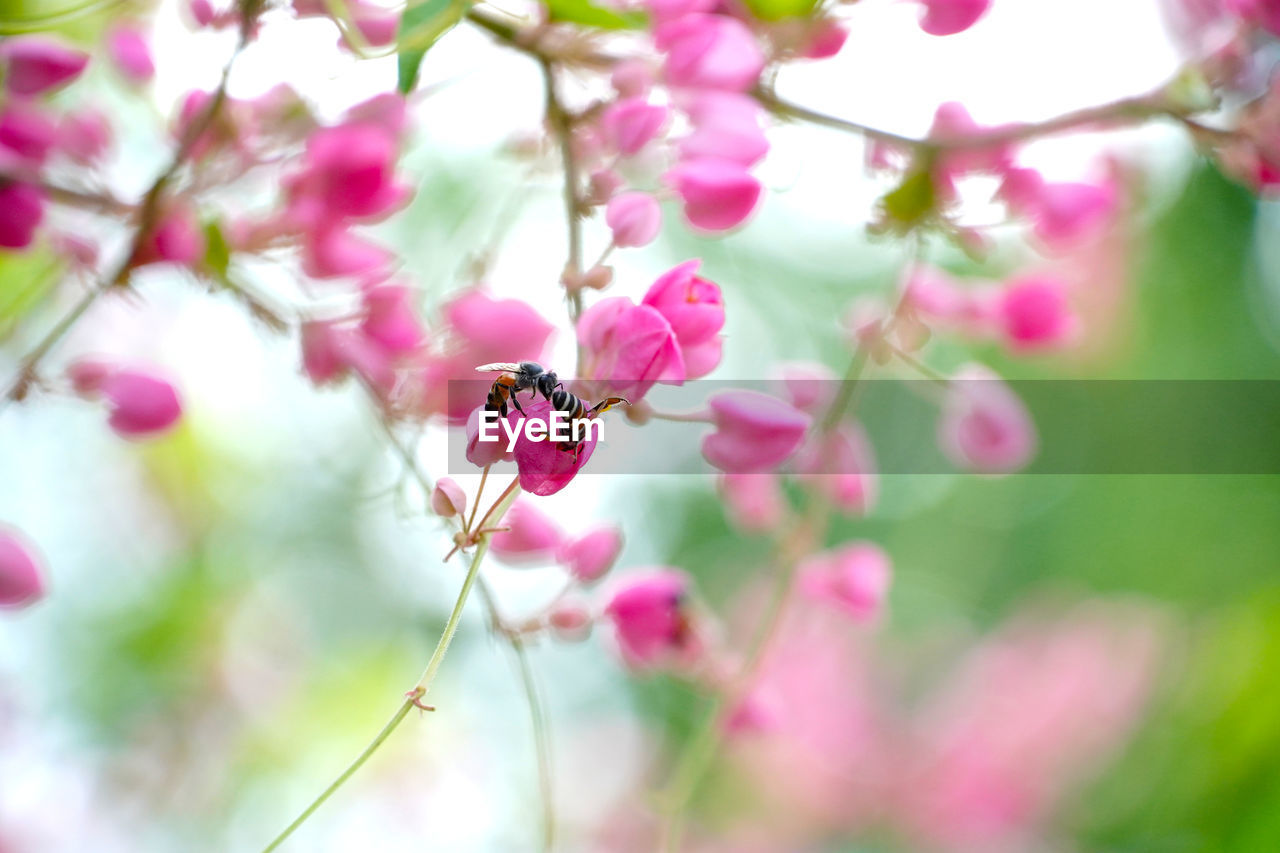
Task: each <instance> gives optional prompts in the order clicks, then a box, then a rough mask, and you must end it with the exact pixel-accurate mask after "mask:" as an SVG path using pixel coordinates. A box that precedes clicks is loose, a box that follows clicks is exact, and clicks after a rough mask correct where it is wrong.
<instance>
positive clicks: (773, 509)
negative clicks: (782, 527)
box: [720, 474, 787, 533]
mask: <svg viewBox="0 0 1280 853" xmlns="http://www.w3.org/2000/svg"><path fill="white" fill-rule="evenodd" d="M720 498H721V500H722V501H724V508H725V514H726V515H727V516H728V517H729V520H730V521H731V522H732V523H733V524H734V526H736V527H738V528H740V529H742V530H746V531H749V532H753V533H763V532H766V531H769V530H773V529H775V528H776V527H777V526H778V525H779V524H781V523H782V519H783V517H784V516H785V514H786V511H787V499H786V496H785V495H784V494H783V493H782V483H781V482H779V480H778V476H777V475H776V474H724V475H722V476H721V477H720Z"/></svg>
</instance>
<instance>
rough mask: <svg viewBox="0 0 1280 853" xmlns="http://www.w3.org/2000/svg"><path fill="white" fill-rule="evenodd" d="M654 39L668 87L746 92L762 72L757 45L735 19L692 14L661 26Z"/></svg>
mask: <svg viewBox="0 0 1280 853" xmlns="http://www.w3.org/2000/svg"><path fill="white" fill-rule="evenodd" d="M655 36H656V37H655V44H656V45H657V47H658V49H659V50H661V51H663V52H664V53H666V55H667V57H666V62H665V63H664V65H663V75H664V76H665V77H666V81H667V83H668V85H671V86H676V87H687V88H690V89H724V90H727V91H731V92H745V91H747V90H748V89H750V88H751V87H752V86H754V85H755V84H756V81H757V80H758V79H759V78H760V72H761V71H762V70H763V69H764V64H765V57H764V53H763V51H761V50H760V45H758V44H757V43H756V39H755V36H754V35H753V34H752V33H751V30H749V29H747V26H746V24H744V23H742V22H741V21H739V20H737V19H736V18H730V17H727V16H725V15H710V14H702V13H696V12H695V13H694V14H690V15H684V16H682V17H680V18H677V19H675V20H673V21H670V22H668V23H663V24H660V25H659V26H658V29H657V31H656V34H655Z"/></svg>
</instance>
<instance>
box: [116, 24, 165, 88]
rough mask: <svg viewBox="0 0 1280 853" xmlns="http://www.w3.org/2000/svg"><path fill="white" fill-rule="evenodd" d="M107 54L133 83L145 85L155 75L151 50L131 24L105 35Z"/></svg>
mask: <svg viewBox="0 0 1280 853" xmlns="http://www.w3.org/2000/svg"><path fill="white" fill-rule="evenodd" d="M107 52H108V53H110V54H111V59H112V60H113V61H114V62H115V64H116V65H117V66H118V67H119V68H120V71H121V72H123V74H124V75H125V76H126V77H128V78H129V79H130V80H132V81H134V82H135V83H145V82H147V81H148V80H150V79H151V78H152V77H154V76H155V74H156V66H155V63H154V62H152V61H151V49H150V48H149V47H148V46H147V40H146V39H145V38H143V37H142V33H141V32H140V31H139V30H138V29H137V27H135V26H134V25H132V24H120V25H117V26H116V27H114V28H112V30H111V32H110V33H108V34H107Z"/></svg>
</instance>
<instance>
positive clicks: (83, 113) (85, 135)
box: [58, 107, 111, 165]
mask: <svg viewBox="0 0 1280 853" xmlns="http://www.w3.org/2000/svg"><path fill="white" fill-rule="evenodd" d="M110 146H111V125H110V124H109V123H108V122H107V117H106V116H104V115H103V114H102V113H101V112H99V111H98V110H96V109H93V108H92V107H86V108H84V109H81V110H76V111H75V112H70V113H67V114H66V115H64V116H63V117H62V121H61V123H60V124H59V125H58V148H60V149H61V150H62V152H63V153H64V154H66V156H68V157H70V158H71V159H72V160H74V161H75V162H77V163H81V164H84V165H89V164H91V163H94V162H96V161H97V160H99V159H101V157H102V155H103V154H105V153H106V151H107V149H108V148H109V147H110Z"/></svg>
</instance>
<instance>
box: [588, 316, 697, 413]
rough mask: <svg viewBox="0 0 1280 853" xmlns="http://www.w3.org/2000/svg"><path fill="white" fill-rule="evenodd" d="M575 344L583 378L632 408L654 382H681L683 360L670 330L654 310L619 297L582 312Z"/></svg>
mask: <svg viewBox="0 0 1280 853" xmlns="http://www.w3.org/2000/svg"><path fill="white" fill-rule="evenodd" d="M578 342H579V344H581V346H582V348H583V352H584V354H585V355H586V357H587V360H586V363H587V369H586V370H585V371H584V373H585V375H586V376H587V377H589V378H591V379H594V380H597V381H599V382H601V383H602V384H604V385H605V387H607V388H608V389H610V390H611V391H613V392H614V393H616V394H618V395H619V396H622V397H626V398H627V399H628V400H630V401H631V402H633V403H634V402H636V401H638V400H639V399H640V398H641V397H643V396H644V395H645V394H647V393H648V391H649V389H650V388H652V387H653V385H654V383H655V382H659V381H662V382H672V383H677V384H678V383H680V382H682V381H684V378H685V366H684V358H683V356H682V354H681V352H680V345H679V343H678V342H677V341H676V336H675V332H674V331H672V329H671V324H670V323H669V322H668V321H667V319H666V318H665V317H664V316H662V314H661V313H660V312H659V311H657V310H656V309H654V308H652V307H651V306H648V305H635V304H633V303H632V302H631V300H630V299H627V298H626V297H625V296H618V297H614V298H611V299H602V300H600V301H599V302H597V303H596V304H595V305H592V306H591V307H590V308H588V309H587V310H586V311H584V312H583V314H582V317H581V318H580V319H579V320H578Z"/></svg>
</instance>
